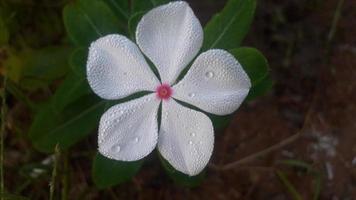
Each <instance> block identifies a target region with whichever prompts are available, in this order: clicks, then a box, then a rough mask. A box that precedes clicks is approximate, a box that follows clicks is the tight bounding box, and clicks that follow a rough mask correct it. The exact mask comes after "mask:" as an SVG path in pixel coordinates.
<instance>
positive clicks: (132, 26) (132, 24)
mask: <svg viewBox="0 0 356 200" xmlns="http://www.w3.org/2000/svg"><path fill="white" fill-rule="evenodd" d="M144 14H145V12H138V13H135V14H133V15H132V16H131V17H130V19H129V24H128V27H129V35H130V37H131V39H132V41H135V39H136V36H135V33H136V27H137V24H138V23H139V22H140V20H141V18H142V16H143V15H144Z"/></svg>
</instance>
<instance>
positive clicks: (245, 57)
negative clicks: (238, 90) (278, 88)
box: [230, 47, 273, 100]
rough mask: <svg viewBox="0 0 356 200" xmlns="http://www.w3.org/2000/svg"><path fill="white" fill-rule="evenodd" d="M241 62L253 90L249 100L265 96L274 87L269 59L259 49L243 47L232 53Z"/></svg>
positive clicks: (248, 97)
mask: <svg viewBox="0 0 356 200" xmlns="http://www.w3.org/2000/svg"><path fill="white" fill-rule="evenodd" d="M230 53H232V54H233V55H234V56H235V58H236V59H237V60H238V61H239V63H240V64H241V66H242V67H243V68H244V70H245V71H246V73H247V75H248V76H249V77H250V79H251V85H252V87H251V89H250V92H249V94H248V96H247V100H253V99H255V98H256V97H259V96H262V95H264V94H265V93H266V92H268V91H269V90H270V89H271V88H272V85H273V82H272V79H271V78H270V74H269V67H268V62H267V59H266V58H265V57H264V56H263V54H262V53H261V52H259V51H258V50H257V49H254V48H249V47H243V48H238V49H233V50H231V51H230Z"/></svg>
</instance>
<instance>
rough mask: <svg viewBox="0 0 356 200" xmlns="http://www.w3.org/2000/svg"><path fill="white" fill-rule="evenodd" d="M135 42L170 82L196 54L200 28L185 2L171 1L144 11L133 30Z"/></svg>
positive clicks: (200, 41)
mask: <svg viewBox="0 0 356 200" xmlns="http://www.w3.org/2000/svg"><path fill="white" fill-rule="evenodd" d="M136 42H137V44H138V46H139V47H140V48H141V50H142V51H143V53H144V54H146V56H147V57H148V58H149V59H150V60H151V61H152V62H153V64H155V66H156V67H157V69H158V71H159V74H160V76H161V80H162V82H163V83H167V84H172V83H173V82H174V81H175V80H176V78H177V77H178V75H179V73H180V72H181V71H182V69H183V68H185V67H186V66H187V65H188V63H189V62H190V61H191V60H192V59H193V58H194V57H195V55H196V54H197V53H198V51H199V49H200V47H201V45H202V43H203V29H202V27H201V25H200V22H199V20H198V19H197V18H196V16H195V15H194V13H193V11H192V9H191V8H190V7H189V5H188V4H187V3H186V2H184V1H176V2H171V3H168V4H166V5H163V6H159V7H157V8H154V9H152V10H151V11H149V12H148V13H147V14H145V15H144V16H143V17H142V19H141V21H140V22H139V24H138V25H137V29H136Z"/></svg>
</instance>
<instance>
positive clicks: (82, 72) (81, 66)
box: [69, 48, 88, 78]
mask: <svg viewBox="0 0 356 200" xmlns="http://www.w3.org/2000/svg"><path fill="white" fill-rule="evenodd" d="M87 58H88V49H84V48H77V49H75V50H74V51H73V53H72V55H71V56H70V58H69V65H70V67H71V68H72V70H73V71H74V72H75V73H76V74H77V75H78V76H79V77H82V78H85V77H86V65H87Z"/></svg>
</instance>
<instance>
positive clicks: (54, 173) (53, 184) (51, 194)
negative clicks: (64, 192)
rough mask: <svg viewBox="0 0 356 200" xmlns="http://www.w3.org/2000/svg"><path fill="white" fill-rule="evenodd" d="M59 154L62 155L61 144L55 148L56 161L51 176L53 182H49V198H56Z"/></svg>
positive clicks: (50, 199)
mask: <svg viewBox="0 0 356 200" xmlns="http://www.w3.org/2000/svg"><path fill="white" fill-rule="evenodd" d="M59 156H60V149H59V145H58V144H57V145H56V147H55V149H54V162H53V170H52V177H51V182H50V183H49V200H53V199H54V189H55V187H56V178H57V167H58V161H59Z"/></svg>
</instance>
